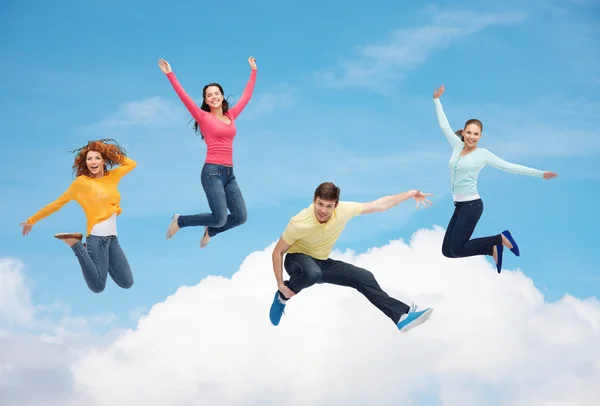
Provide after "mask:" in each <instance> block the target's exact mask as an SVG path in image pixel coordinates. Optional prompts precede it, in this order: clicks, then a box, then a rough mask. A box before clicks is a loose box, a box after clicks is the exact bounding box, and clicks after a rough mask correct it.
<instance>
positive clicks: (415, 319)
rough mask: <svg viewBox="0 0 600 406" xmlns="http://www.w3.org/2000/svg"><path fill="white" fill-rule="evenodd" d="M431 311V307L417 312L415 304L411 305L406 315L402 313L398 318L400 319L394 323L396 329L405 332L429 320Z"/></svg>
mask: <svg viewBox="0 0 600 406" xmlns="http://www.w3.org/2000/svg"><path fill="white" fill-rule="evenodd" d="M431 313H433V309H432V308H431V307H428V308H427V309H425V310H421V311H420V312H418V311H417V306H415V305H413V306H411V308H410V310H409V311H408V313H407V314H406V315H404V314H403V315H402V318H400V321H399V322H398V324H396V326H398V330H400V332H402V333H406V332H407V331H409V330H411V329H413V328H415V327H417V326H420V325H421V324H423V323H425V322H426V321H427V320H429V318H430V317H431Z"/></svg>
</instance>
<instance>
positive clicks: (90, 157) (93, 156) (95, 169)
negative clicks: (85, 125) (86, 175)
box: [85, 151, 104, 178]
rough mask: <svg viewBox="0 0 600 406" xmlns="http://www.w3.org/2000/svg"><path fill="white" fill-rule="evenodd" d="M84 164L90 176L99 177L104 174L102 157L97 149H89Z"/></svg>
mask: <svg viewBox="0 0 600 406" xmlns="http://www.w3.org/2000/svg"><path fill="white" fill-rule="evenodd" d="M85 165H86V166H87V169H88V171H89V172H90V177H92V178H101V177H102V176H104V158H102V154H101V153H100V152H98V151H89V152H88V153H87V155H86V157H85Z"/></svg>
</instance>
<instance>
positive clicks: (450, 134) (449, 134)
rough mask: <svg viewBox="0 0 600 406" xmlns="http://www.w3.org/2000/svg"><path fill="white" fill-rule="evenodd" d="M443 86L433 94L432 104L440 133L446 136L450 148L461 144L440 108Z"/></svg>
mask: <svg viewBox="0 0 600 406" xmlns="http://www.w3.org/2000/svg"><path fill="white" fill-rule="evenodd" d="M444 91H445V89H444V85H442V86H440V87H439V88H438V89H436V90H435V92H434V93H433V103H434V104H435V113H436V114H437V119H438V123H439V124H440V128H441V129H442V132H443V133H444V135H445V136H446V139H447V140H448V142H449V143H450V145H452V148H454V147H457V146H460V145H462V144H463V142H462V141H461V140H460V138H458V136H457V135H456V134H455V133H454V131H452V127H450V123H449V122H448V118H446V114H444V109H443V108H442V102H441V101H440V96H441V95H442V94H443V93H444Z"/></svg>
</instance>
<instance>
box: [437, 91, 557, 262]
mask: <svg viewBox="0 0 600 406" xmlns="http://www.w3.org/2000/svg"><path fill="white" fill-rule="evenodd" d="M444 90H445V89H444V85H442V86H440V87H439V88H438V89H436V90H435V92H434V93H433V101H434V104H435V111H436V113H437V118H438V122H439V124H440V127H441V129H442V132H443V133H444V135H445V136H446V139H447V140H448V142H449V143H450V145H451V146H452V156H451V158H450V161H449V162H448V166H449V168H450V180H451V183H452V195H453V197H454V206H455V209H454V214H453V215H452V218H451V219H450V223H449V224H448V228H447V229H446V235H445V236H444V242H443V243H442V253H443V254H444V256H446V257H448V258H463V257H471V256H474V255H490V256H492V257H493V258H494V261H495V262H496V269H497V270H498V273H500V272H501V271H502V253H503V251H504V247H507V248H509V249H510V250H511V252H512V253H513V254H515V255H516V256H519V255H520V252H519V247H518V246H517V243H516V242H515V240H514V238H513V237H512V235H511V233H510V231H508V230H505V231H503V232H501V233H500V234H497V235H494V236H491V237H483V238H474V239H471V235H472V234H473V231H474V230H475V226H476V225H477V222H478V221H479V218H480V217H481V214H482V213H483V201H482V200H481V198H480V197H479V194H478V193H477V176H478V175H479V171H481V169H482V168H483V167H484V166H485V165H490V166H493V167H494V168H497V169H500V170H503V171H506V172H510V173H515V174H518V175H527V176H535V177H538V178H544V179H553V178H555V177H556V176H557V175H556V173H554V172H544V171H540V170H537V169H532V168H528V167H526V166H522V165H517V164H513V163H510V162H507V161H504V160H503V159H500V158H498V157H497V156H496V155H494V154H492V153H491V152H490V151H488V150H487V149H485V148H480V147H478V146H477V144H478V142H479V139H480V138H481V133H482V131H483V124H482V123H481V121H479V120H477V119H471V120H468V121H467V122H466V123H465V127H464V129H462V130H458V131H456V132H454V131H452V128H450V124H449V123H448V119H447V118H446V115H445V114H444V110H443V109H442V103H441V102H440V96H441V95H442V94H443V93H444Z"/></svg>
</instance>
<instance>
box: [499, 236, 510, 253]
mask: <svg viewBox="0 0 600 406" xmlns="http://www.w3.org/2000/svg"><path fill="white" fill-rule="evenodd" d="M500 235H501V236H502V245H504V246H505V247H507V248H508V249H509V250H511V249H512V248H513V245H512V244H511V243H510V241H508V238H506V237H505V236H504V234H500Z"/></svg>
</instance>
